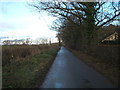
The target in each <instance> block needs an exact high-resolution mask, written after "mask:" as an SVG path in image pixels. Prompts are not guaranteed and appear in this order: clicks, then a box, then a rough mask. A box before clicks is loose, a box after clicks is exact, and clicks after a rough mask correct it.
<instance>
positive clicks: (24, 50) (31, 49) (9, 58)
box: [2, 44, 55, 66]
mask: <svg viewBox="0 0 120 90" xmlns="http://www.w3.org/2000/svg"><path fill="white" fill-rule="evenodd" d="M54 45H55V44H53V45H51V46H50V45H7V46H2V65H3V66H4V65H6V64H9V63H14V62H18V61H19V60H21V58H25V57H28V56H31V55H34V54H37V53H40V52H42V51H45V50H47V49H49V48H50V47H52V46H54Z"/></svg>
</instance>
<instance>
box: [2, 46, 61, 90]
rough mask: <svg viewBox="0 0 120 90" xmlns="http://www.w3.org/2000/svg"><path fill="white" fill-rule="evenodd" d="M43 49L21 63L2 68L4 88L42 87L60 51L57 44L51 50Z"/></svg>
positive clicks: (23, 59) (9, 64)
mask: <svg viewBox="0 0 120 90" xmlns="http://www.w3.org/2000/svg"><path fill="white" fill-rule="evenodd" d="M31 47H32V46H31ZM35 47H36V46H35ZM35 47H34V46H33V48H35ZM43 47H44V49H43V51H42V52H40V53H37V54H34V55H32V56H29V57H25V58H21V59H20V60H19V62H18V61H17V62H14V63H8V64H6V65H4V66H3V67H2V88H38V87H40V85H41V84H42V82H43V80H44V78H45V76H46V74H47V72H48V70H49V68H50V66H51V64H52V62H53V60H54V57H55V56H56V53H57V51H58V49H59V47H58V45H56V44H53V45H51V46H50V47H49V48H45V46H43Z"/></svg>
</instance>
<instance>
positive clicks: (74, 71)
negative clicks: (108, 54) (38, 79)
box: [40, 46, 116, 88]
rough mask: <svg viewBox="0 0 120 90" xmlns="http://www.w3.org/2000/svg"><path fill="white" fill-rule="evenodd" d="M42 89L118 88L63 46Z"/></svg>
mask: <svg viewBox="0 0 120 90" xmlns="http://www.w3.org/2000/svg"><path fill="white" fill-rule="evenodd" d="M40 88H116V87H115V86H114V85H112V83H111V82H110V81H108V80H107V79H106V78H105V77H103V76H102V75H101V74H100V73H98V72H97V71H95V70H94V69H92V68H91V67H89V66H87V65H86V64H85V63H83V62H82V61H81V60H79V59H78V58H77V57H76V56H74V55H73V54H72V53H71V52H70V51H68V50H67V49H66V48H65V47H63V46H62V47H61V49H60V50H59V52H58V54H57V56H56V58H55V61H54V62H53V65H52V67H51V68H50V71H49V73H48V74H47V76H46V78H45V81H44V82H43V84H42V86H40Z"/></svg>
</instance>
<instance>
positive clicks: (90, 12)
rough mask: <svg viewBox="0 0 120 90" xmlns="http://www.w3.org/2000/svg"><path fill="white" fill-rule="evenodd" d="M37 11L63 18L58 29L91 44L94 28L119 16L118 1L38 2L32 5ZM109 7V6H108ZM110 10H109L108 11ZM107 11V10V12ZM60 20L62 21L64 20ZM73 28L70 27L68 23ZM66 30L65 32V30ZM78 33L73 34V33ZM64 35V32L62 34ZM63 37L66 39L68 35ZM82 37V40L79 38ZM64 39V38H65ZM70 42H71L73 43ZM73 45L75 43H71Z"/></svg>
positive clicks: (94, 34) (74, 38)
mask: <svg viewBox="0 0 120 90" xmlns="http://www.w3.org/2000/svg"><path fill="white" fill-rule="evenodd" d="M33 6H34V7H35V8H36V9H37V10H39V11H47V12H48V13H49V14H51V15H53V16H56V17H59V18H64V20H66V22H67V24H65V25H63V24H62V25H63V26H60V28H58V30H63V31H64V32H62V34H63V33H70V34H69V35H67V36H68V37H69V38H70V40H71V41H72V40H73V41H74V42H73V43H75V42H77V41H75V40H77V38H78V37H79V39H78V41H80V42H81V45H82V44H83V45H87V47H88V48H90V47H89V46H92V45H93V44H94V42H95V38H96V37H95V36H97V33H96V30H97V29H98V28H100V27H102V26H104V25H106V24H109V23H111V22H114V21H117V20H118V19H119V16H120V8H119V6H120V2H90V3H89V2H58V0H54V1H52V2H40V1H38V2H37V4H34V5H33ZM109 7H110V8H109ZM109 10H110V11H109ZM108 11H109V12H108ZM64 20H63V21H62V23H64V22H65V21H64ZM69 24H70V25H74V28H70V25H69ZM65 31H66V32H65ZM74 32H76V33H79V34H78V35H77V38H76V35H73V33H74ZM64 35H65V34H64ZM67 36H66V37H65V36H64V37H63V39H64V41H67V38H68V37H67ZM81 38H82V40H80V39H81ZM65 39H66V40H65ZM73 43H71V44H73ZM73 46H75V45H73Z"/></svg>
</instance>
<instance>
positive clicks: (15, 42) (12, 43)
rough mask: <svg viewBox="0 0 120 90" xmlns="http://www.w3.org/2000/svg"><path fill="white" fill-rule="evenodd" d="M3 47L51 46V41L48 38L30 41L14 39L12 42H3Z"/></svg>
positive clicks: (27, 39) (28, 39)
mask: <svg viewBox="0 0 120 90" xmlns="http://www.w3.org/2000/svg"><path fill="white" fill-rule="evenodd" d="M2 44H3V45H32V44H34V45H35V44H36V45H39V44H51V39H48V38H36V39H35V40H32V39H31V38H26V39H14V40H3V41H2Z"/></svg>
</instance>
